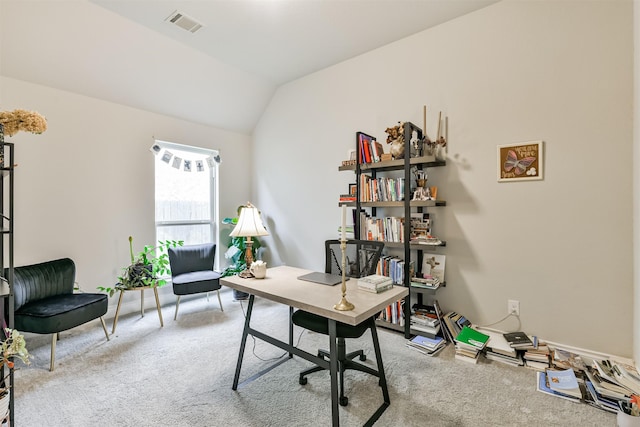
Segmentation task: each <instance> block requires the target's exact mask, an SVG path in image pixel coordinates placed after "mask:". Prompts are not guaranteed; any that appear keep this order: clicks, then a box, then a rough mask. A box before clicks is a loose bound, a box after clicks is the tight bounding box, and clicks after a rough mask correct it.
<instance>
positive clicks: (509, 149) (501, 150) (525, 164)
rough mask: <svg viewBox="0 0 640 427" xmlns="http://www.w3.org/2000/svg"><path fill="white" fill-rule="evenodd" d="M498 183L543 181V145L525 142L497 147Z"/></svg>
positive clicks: (541, 143)
mask: <svg viewBox="0 0 640 427" xmlns="http://www.w3.org/2000/svg"><path fill="white" fill-rule="evenodd" d="M497 154H498V182H517V181H533V180H541V179H543V170H544V143H543V141H527V142H520V143H517V144H503V145H498V153H497Z"/></svg>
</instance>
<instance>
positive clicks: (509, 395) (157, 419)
mask: <svg viewBox="0 0 640 427" xmlns="http://www.w3.org/2000/svg"><path fill="white" fill-rule="evenodd" d="M222 296H223V305H224V308H225V311H224V312H221V311H220V308H219V307H218V302H217V298H216V297H215V296H212V297H211V298H210V301H209V302H207V301H206V298H205V297H204V296H200V297H198V298H192V299H186V298H185V299H183V301H181V304H180V314H179V316H178V320H177V321H174V320H173V310H174V305H173V304H170V305H168V306H166V307H164V310H163V314H164V316H165V326H164V328H160V326H159V321H158V316H157V313H156V312H155V311H147V312H146V315H145V316H144V317H143V318H141V317H140V316H139V314H132V315H128V316H124V317H123V316H121V317H120V319H119V321H118V329H117V331H116V334H115V335H113V336H112V337H111V341H109V342H107V341H106V340H105V337H104V333H103V331H102V328H101V327H100V324H99V322H98V321H96V322H92V323H91V324H89V325H86V326H82V327H80V328H76V329H75V330H72V331H68V332H65V333H63V334H62V336H61V340H60V341H59V342H58V345H57V358H56V369H55V371H54V372H49V371H48V366H49V342H50V341H49V336H37V335H28V336H27V344H28V347H29V349H30V351H31V352H32V353H33V355H34V356H35V357H36V359H35V360H34V362H33V363H32V365H31V366H29V367H22V368H21V369H20V370H19V371H17V372H16V381H17V385H16V402H15V412H16V414H15V418H14V419H15V421H16V425H18V426H52V427H55V426H78V427H85V426H94V427H98V426H100V427H101V426H279V427H284V426H311V425H313V426H329V425H331V408H330V398H329V388H330V385H329V375H328V373H327V372H319V373H315V374H312V375H310V376H309V382H308V384H307V385H306V386H301V385H299V384H298V372H299V371H300V370H302V369H304V368H306V367H308V366H309V363H308V362H307V361H305V360H301V359H299V358H295V357H294V359H293V360H289V361H287V362H285V363H284V364H282V365H280V366H279V367H277V368H275V369H274V370H272V371H271V372H269V373H268V374H266V375H265V376H262V377H261V378H259V379H257V380H255V381H253V382H251V383H249V384H247V385H246V386H244V387H241V388H240V389H239V390H238V391H233V390H231V383H232V381H233V375H234V370H235V363H236V359H237V354H238V348H239V343H240V338H241V332H242V326H243V322H244V317H243V311H242V309H241V308H242V307H241V304H240V303H238V302H233V301H232V294H231V291H230V290H227V289H225V290H224V291H223V293H222ZM244 308H245V310H246V303H244ZM287 316H288V309H287V307H285V306H282V305H280V304H276V303H271V302H268V301H265V300H260V299H256V304H255V306H254V317H253V319H252V325H253V326H254V327H256V328H258V326H259V329H262V330H264V331H265V332H267V333H270V334H273V335H276V336H278V337H279V338H280V339H283V340H286V337H287ZM108 328H109V331H110V330H111V323H110V322H109V323H108ZM300 331H301V330H300V329H296V333H295V338H294V339H295V340H297V339H298V338H299V337H300V341H299V346H300V347H301V348H303V349H305V350H307V351H310V352H315V349H317V348H318V347H323V348H325V347H326V344H327V339H326V337H324V336H322V335H318V334H313V333H310V332H304V333H303V334H302V335H301V336H300V335H299V332H300ZM379 331H380V332H379V335H380V340H381V347H382V355H383V359H384V364H385V370H386V373H387V381H388V383H389V391H390V396H391V406H390V407H389V408H388V409H387V410H386V412H385V413H384V414H383V415H382V417H381V418H380V420H379V421H378V422H377V423H376V424H377V425H381V426H400V425H402V426H474V427H475V426H541V425H544V426H614V425H615V415H614V414H610V413H606V412H604V411H601V410H598V409H596V408H593V407H590V406H588V405H585V404H576V403H573V402H570V401H567V400H564V399H559V398H554V397H551V396H547V395H544V394H542V393H540V392H537V391H536V388H535V382H536V375H535V372H534V371H531V370H528V369H526V368H515V367H510V366H506V365H503V364H499V363H497V362H489V361H487V360H486V359H482V360H481V362H480V363H479V364H478V365H472V364H469V363H466V362H463V361H459V360H455V359H454V358H453V346H452V345H451V344H450V345H449V346H448V348H447V349H445V351H444V352H442V353H441V354H440V355H439V356H438V357H433V358H432V357H428V356H424V355H422V354H420V353H418V352H416V351H413V350H411V349H409V348H407V347H406V346H405V339H404V337H403V336H402V335H401V334H399V333H397V332H392V331H388V330H384V329H379ZM347 346H348V350H349V349H356V348H364V349H365V351H366V354H367V355H368V357H369V358H368V360H367V363H371V364H372V365H373V364H374V362H373V360H374V353H373V350H372V345H371V337H370V334H369V333H366V334H365V335H364V336H363V337H362V338H361V339H359V340H349V341H348V343H347ZM282 353H283V352H282V351H281V350H279V349H277V348H274V347H272V346H270V345H269V344H267V343H264V342H262V341H259V340H257V341H256V344H255V347H254V342H253V340H251V338H250V339H249V341H248V343H247V350H246V352H245V358H244V364H243V370H242V375H241V380H242V379H244V378H247V377H249V376H250V375H251V374H254V373H256V372H258V371H259V370H260V369H261V368H264V367H266V366H268V365H270V364H271V363H273V362H272V361H268V362H266V361H263V360H260V359H259V358H261V359H270V358H277V357H278V356H280V355H282ZM258 357H259V358H258ZM346 384H347V392H346V393H347V396H348V397H349V405H348V406H347V407H340V421H341V425H342V426H359V425H362V424H363V423H364V422H365V421H366V420H367V419H368V418H369V416H370V415H371V414H372V413H373V411H374V410H375V409H376V408H377V407H378V406H379V405H380V403H381V402H382V396H381V392H380V388H379V387H378V385H377V380H376V378H374V377H371V376H368V375H366V374H362V373H359V372H353V371H348V373H347V374H346Z"/></svg>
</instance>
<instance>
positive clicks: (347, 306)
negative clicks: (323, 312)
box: [333, 297, 355, 311]
mask: <svg viewBox="0 0 640 427" xmlns="http://www.w3.org/2000/svg"><path fill="white" fill-rule="evenodd" d="M354 308H355V306H354V305H353V304H351V303H350V302H349V301H347V299H346V298H345V297H342V300H341V301H340V302H339V303H337V304H336V305H334V306H333V309H334V310H338V311H351V310H353V309H354Z"/></svg>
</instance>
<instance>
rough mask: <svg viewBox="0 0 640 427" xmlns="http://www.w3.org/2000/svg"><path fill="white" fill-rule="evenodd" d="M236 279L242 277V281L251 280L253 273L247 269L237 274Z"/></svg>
mask: <svg viewBox="0 0 640 427" xmlns="http://www.w3.org/2000/svg"><path fill="white" fill-rule="evenodd" d="M238 277H242V278H243V279H251V278H252V277H254V276H253V273H252V272H250V271H249V270H248V269H247V270H243V271H241V272H240V273H238Z"/></svg>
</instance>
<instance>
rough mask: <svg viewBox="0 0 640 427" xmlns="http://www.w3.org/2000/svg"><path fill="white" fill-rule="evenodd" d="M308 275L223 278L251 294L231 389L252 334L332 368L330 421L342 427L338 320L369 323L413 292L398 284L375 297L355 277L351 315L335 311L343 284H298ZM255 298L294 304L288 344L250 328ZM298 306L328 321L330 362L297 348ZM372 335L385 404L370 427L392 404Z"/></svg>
mask: <svg viewBox="0 0 640 427" xmlns="http://www.w3.org/2000/svg"><path fill="white" fill-rule="evenodd" d="M309 272H310V271H309V270H303V269H300V268H295V267H288V266H281V267H274V268H270V269H268V270H267V277H266V278H264V279H243V278H241V277H238V276H231V277H223V278H221V279H220V282H221V284H223V285H225V286H228V287H230V288H233V289H236V290H239V291H243V292H247V293H248V294H250V297H249V306H248V309H247V317H246V320H245V324H244V330H243V332H242V341H241V343H240V351H239V354H238V362H237V364H236V373H235V377H234V380H233V386H232V387H231V388H232V389H233V390H237V389H238V380H239V378H240V370H241V367H242V358H243V356H244V349H245V345H246V342H247V337H248V335H253V336H254V337H256V338H260V339H261V340H263V341H266V342H268V343H270V344H272V345H274V346H276V347H279V348H282V349H283V350H286V351H288V352H289V358H291V357H293V355H294V354H295V355H296V356H299V357H302V358H304V359H306V360H309V361H310V362H313V363H315V364H317V365H320V366H323V367H324V368H325V369H329V372H330V375H331V418H332V423H333V425H334V426H339V425H340V420H339V412H338V361H337V338H336V322H342V323H346V324H349V325H357V324H359V323H361V322H363V321H364V320H366V319H369V318H371V317H372V316H374V315H375V314H376V313H378V312H379V311H381V310H382V309H384V308H385V307H386V306H388V305H389V304H391V303H393V302H394V301H397V300H399V299H401V298H403V297H405V296H406V295H407V294H408V290H407V288H405V287H402V286H394V287H393V289H390V290H388V291H385V292H382V293H380V294H374V293H370V292H364V291H360V290H358V288H357V285H356V281H355V280H353V279H352V280H349V281H347V300H348V301H350V302H351V303H353V304H354V305H355V308H354V309H353V310H351V311H338V310H335V309H334V308H333V306H334V305H335V304H336V303H338V302H339V301H340V299H341V297H342V292H341V285H336V286H325V285H320V284H317V283H312V282H306V281H303V280H298V276H301V275H303V274H306V273H309ZM256 296H257V297H261V298H265V299H268V300H271V301H276V302H279V303H282V304H284V305H287V306H289V343H285V342H283V341H280V340H278V339H275V338H273V337H271V336H268V335H266V334H264V333H262V332H260V331H258V330H255V329H253V328H252V327H251V326H250V323H251V312H252V310H253V302H254V298H255V297H256ZM293 308H298V309H302V310H305V311H308V312H311V313H314V314H318V315H320V316H323V317H326V318H327V319H329V352H330V355H331V356H330V361H327V360H325V359H322V358H320V357H318V356H316V355H314V354H311V353H308V352H306V351H303V350H300V349H298V348H297V347H294V346H293V323H291V314H293ZM371 333H372V338H373V344H374V348H375V353H376V361H377V364H378V371H377V373H378V375H377V376H378V377H379V384H380V386H381V388H382V396H383V400H384V401H383V403H382V405H381V406H380V408H378V410H377V411H376V412H375V413H374V414H373V415H372V416H371V418H370V419H369V420H368V421H367V423H366V424H365V425H373V423H374V422H375V421H376V420H377V419H378V418H379V417H380V415H382V413H383V412H384V410H385V409H386V408H387V407H388V406H389V404H390V400H389V392H388V389H387V381H386V378H385V375H384V366H383V364H382V355H381V353H380V345H379V343H378V335H377V331H376V329H375V326H374V327H373V328H372V331H371ZM286 360H288V359H283V360H282V361H280V362H278V363H277V364H275V365H274V366H271V367H269V368H267V369H265V370H264V371H262V372H260V373H258V374H256V375H254V376H252V377H251V378H249V379H247V380H245V382H243V384H244V383H246V382H249V381H251V380H253V379H255V378H256V377H258V376H260V375H262V374H264V373H266V372H268V371H269V370H271V369H273V368H274V367H275V366H277V365H279V364H281V363H283V362H284V361H286Z"/></svg>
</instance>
